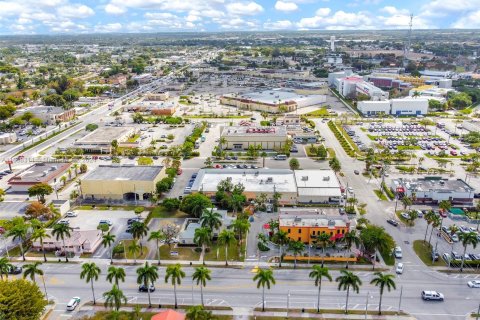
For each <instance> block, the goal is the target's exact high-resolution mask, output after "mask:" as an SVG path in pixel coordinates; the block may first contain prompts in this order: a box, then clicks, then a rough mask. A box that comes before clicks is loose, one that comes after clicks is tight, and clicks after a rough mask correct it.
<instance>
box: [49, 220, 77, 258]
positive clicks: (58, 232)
mask: <svg viewBox="0 0 480 320" xmlns="http://www.w3.org/2000/svg"><path fill="white" fill-rule="evenodd" d="M72 230H73V229H72V228H70V227H69V226H68V225H67V224H64V223H56V224H54V225H53V229H52V236H54V237H55V239H56V240H57V241H58V240H59V239H62V245H63V253H65V262H68V252H67V247H66V246H65V238H70V237H71V231H72Z"/></svg>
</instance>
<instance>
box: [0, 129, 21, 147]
mask: <svg viewBox="0 0 480 320" xmlns="http://www.w3.org/2000/svg"><path fill="white" fill-rule="evenodd" d="M15 141H17V134H16V133H15V132H4V133H2V134H0V144H9V143H14V142H15Z"/></svg>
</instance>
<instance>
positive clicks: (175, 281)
mask: <svg viewBox="0 0 480 320" xmlns="http://www.w3.org/2000/svg"><path fill="white" fill-rule="evenodd" d="M183 278H185V272H184V271H183V270H182V266H181V265H180V264H179V263H177V264H174V265H170V266H168V267H167V270H166V271H165V283H168V280H169V279H170V280H171V281H172V285H173V294H174V296H175V309H177V308H178V303H177V285H180V284H182V279H183Z"/></svg>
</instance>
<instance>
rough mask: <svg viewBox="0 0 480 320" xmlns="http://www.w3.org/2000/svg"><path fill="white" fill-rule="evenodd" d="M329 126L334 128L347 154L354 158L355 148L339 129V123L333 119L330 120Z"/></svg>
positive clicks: (331, 128) (334, 132)
mask: <svg viewBox="0 0 480 320" xmlns="http://www.w3.org/2000/svg"><path fill="white" fill-rule="evenodd" d="M328 127H329V128H330V130H332V132H333V134H334V135H335V137H336V138H337V140H338V142H339V143H340V145H341V146H342V148H343V150H345V152H346V153H347V155H349V156H350V157H352V158H353V157H354V156H355V150H354V149H353V148H352V146H351V145H350V143H348V141H347V139H345V137H344V136H343V134H342V133H341V132H340V130H338V128H337V125H336V124H335V123H334V122H333V121H332V120H330V121H328Z"/></svg>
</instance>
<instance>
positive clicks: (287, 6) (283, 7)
mask: <svg viewBox="0 0 480 320" xmlns="http://www.w3.org/2000/svg"><path fill="white" fill-rule="evenodd" d="M275 9H276V10H278V11H284V12H291V11H295V10H298V6H297V5H296V4H295V3H294V2H284V1H277V2H276V3H275Z"/></svg>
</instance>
